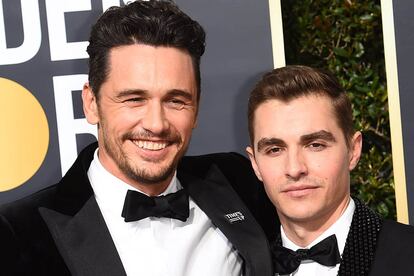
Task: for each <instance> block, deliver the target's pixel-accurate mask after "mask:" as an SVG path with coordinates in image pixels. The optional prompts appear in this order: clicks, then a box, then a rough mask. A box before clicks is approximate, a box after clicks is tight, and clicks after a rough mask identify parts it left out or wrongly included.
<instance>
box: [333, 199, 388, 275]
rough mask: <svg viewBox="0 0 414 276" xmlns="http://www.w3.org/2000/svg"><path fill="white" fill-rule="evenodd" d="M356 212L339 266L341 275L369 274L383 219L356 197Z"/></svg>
mask: <svg viewBox="0 0 414 276" xmlns="http://www.w3.org/2000/svg"><path fill="white" fill-rule="evenodd" d="M354 202H355V213H354V215H353V217H352V223H351V227H350V229H349V233H348V237H347V239H346V243H345V248H344V252H343V254H342V257H341V259H342V260H341V265H340V266H339V272H338V275H339V276H345V275H349V276H351V275H358V276H364V275H369V272H370V270H371V266H372V263H373V260H374V254H375V249H376V245H377V240H378V235H379V231H380V229H381V227H382V219H381V218H380V217H379V216H378V215H377V214H376V213H374V212H373V211H372V210H371V209H369V208H368V207H366V206H365V205H364V204H363V203H362V202H360V201H359V200H358V199H356V198H354Z"/></svg>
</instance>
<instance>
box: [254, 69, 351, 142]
mask: <svg viewBox="0 0 414 276" xmlns="http://www.w3.org/2000/svg"><path fill="white" fill-rule="evenodd" d="M312 95H316V96H324V97H327V98H329V99H330V100H331V102H332V107H333V110H334V114H335V117H336V121H337V123H338V125H339V127H340V128H341V130H342V132H343V134H344V136H345V140H346V143H347V145H348V146H349V144H350V141H351V139H352V136H353V135H354V133H355V130H354V127H353V119H352V106H351V102H350V100H349V98H348V96H347V95H346V93H345V90H344V89H343V88H342V86H341V85H340V84H339V81H338V79H337V78H336V77H335V76H333V75H332V74H331V73H330V72H328V71H325V70H321V69H316V68H311V67H308V66H301V65H290V66H286V67H282V68H278V69H274V70H272V71H270V72H268V73H266V74H264V75H263V77H262V79H261V80H260V81H259V82H258V83H257V84H256V87H255V88H254V89H253V91H252V92H251V93H250V97H249V104H248V127H249V135H250V142H251V144H252V145H253V143H254V116H255V111H256V110H257V108H258V107H259V106H260V105H261V104H263V103H265V102H267V101H270V100H279V101H282V102H286V103H287V102H289V101H291V100H294V99H297V98H300V97H305V96H312Z"/></svg>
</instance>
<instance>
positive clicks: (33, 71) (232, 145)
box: [0, 0, 273, 204]
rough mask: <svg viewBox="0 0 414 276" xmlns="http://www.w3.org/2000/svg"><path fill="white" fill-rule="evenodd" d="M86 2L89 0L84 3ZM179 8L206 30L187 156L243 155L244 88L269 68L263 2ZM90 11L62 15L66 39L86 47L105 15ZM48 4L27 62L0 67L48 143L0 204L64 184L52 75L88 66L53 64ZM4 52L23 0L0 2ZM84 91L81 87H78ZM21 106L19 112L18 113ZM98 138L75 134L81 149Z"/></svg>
mask: <svg viewBox="0 0 414 276" xmlns="http://www.w3.org/2000/svg"><path fill="white" fill-rule="evenodd" d="M85 1H86V0H85ZM176 2H177V3H178V5H179V6H180V7H181V8H182V9H183V10H184V11H186V12H188V14H190V15H191V16H192V17H193V18H194V19H196V20H198V21H199V22H200V23H201V24H202V25H203V26H204V27H205V29H206V31H207V50H206V53H205V55H204V57H203V59H202V96H201V106H200V112H199V118H198V120H199V121H198V127H197V129H196V130H195V132H194V133H193V138H192V142H191V145H190V148H189V151H188V154H189V155H195V154H203V153H210V152H217V151H238V152H241V153H244V148H245V147H246V145H247V143H248V136H247V124H246V109H247V108H246V106H247V97H248V93H249V90H250V89H251V88H252V86H253V84H254V83H255V82H256V81H257V80H258V78H259V75H261V74H262V73H263V72H264V71H267V70H270V69H271V68H273V55H272V43H271V33H270V18H269V7H268V1H251V0H231V1H229V0H208V1H206V0H177V1H176ZM91 3H92V10H90V11H78V12H68V13H65V24H66V29H67V34H66V37H67V41H68V42H76V41H86V40H87V39H88V35H89V29H90V26H91V24H92V23H93V22H94V21H95V20H96V18H97V17H98V16H99V14H101V13H102V3H101V1H98V0H92V1H91ZM45 5H46V4H45V0H40V1H39V10H40V20H41V30H42V43H41V47H40V50H39V52H38V53H37V54H36V56H34V57H33V58H32V59H31V60H29V61H27V62H25V63H21V64H15V65H2V66H0V77H4V78H8V79H11V80H14V81H16V82H18V83H19V84H21V85H23V86H24V87H26V88H27V89H28V90H30V91H31V92H32V93H33V94H34V96H35V97H36V98H37V100H38V101H39V102H40V104H41V105H42V107H43V109H44V110H45V112H46V115H47V118H48V123H49V130H50V145H49V149H48V153H47V155H46V158H45V160H44V162H43V164H42V166H41V167H40V169H39V170H38V171H37V173H36V174H35V175H34V176H33V177H32V178H31V179H29V180H28V181H27V182H26V183H24V184H23V185H21V186H20V187H17V188H15V189H12V190H10V191H6V192H0V204H2V203H6V202H9V201H12V200H14V199H17V198H20V197H23V196H25V195H27V194H30V193H32V192H34V191H37V190H39V189H41V188H44V187H46V186H49V185H51V184H53V183H55V182H57V181H58V180H59V179H60V178H61V168H60V156H59V155H60V154H59V146H64V145H59V143H58V136H57V135H58V133H57V122H56V110H55V102H54V94H53V82H52V76H60V75H71V74H86V73H87V60H86V59H76V60H65V61H51V57H50V50H49V38H48V26H47V23H48V22H47V19H46V7H45ZM3 12H4V20H5V29H6V38H7V39H6V41H7V47H10V48H11V47H17V46H19V45H21V44H22V42H23V38H24V35H23V24H22V15H21V14H22V13H21V5H20V1H3ZM79 89H81V87H79ZM72 97H73V101H74V113H75V114H74V116H75V118H81V117H83V114H82V103H81V98H80V91H73V92H72ZM16 108H18V107H16ZM93 140H95V138H94V137H93V136H92V135H90V134H84V135H77V148H78V151H79V150H80V149H82V148H83V147H84V146H85V145H86V144H88V143H90V142H91V141H93Z"/></svg>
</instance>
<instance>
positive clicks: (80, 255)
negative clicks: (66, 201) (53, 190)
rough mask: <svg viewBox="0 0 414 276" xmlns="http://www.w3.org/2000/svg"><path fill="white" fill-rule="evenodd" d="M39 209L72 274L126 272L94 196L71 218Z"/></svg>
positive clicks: (49, 210) (120, 273)
mask: <svg viewBox="0 0 414 276" xmlns="http://www.w3.org/2000/svg"><path fill="white" fill-rule="evenodd" d="M39 212H40V214H41V216H42V218H43V219H44V221H45V222H46V224H47V226H48V228H49V231H50V233H51V235H52V238H53V240H54V241H55V243H56V246H57V248H58V250H59V252H60V254H61V255H62V257H63V259H64V261H65V263H66V265H67V266H68V268H69V270H70V272H71V274H72V275H85V276H86V275H87V276H93V275H96V276H98V275H114V276H115V275H116V276H117V275H126V274H125V271H124V268H123V266H122V263H121V260H120V258H119V256H118V253H117V251H116V248H115V245H114V243H113V241H112V238H111V236H110V234H109V231H108V229H107V227H106V224H105V222H104V219H103V217H102V215H101V212H100V210H99V207H98V205H97V203H96V201H95V199H94V197H91V198H90V199H89V200H88V201H87V202H86V203H85V205H84V206H83V207H82V209H81V210H80V211H79V212H78V213H77V214H76V215H75V216H73V217H72V216H68V215H65V214H62V213H59V212H57V211H54V210H51V209H47V208H44V207H41V208H39Z"/></svg>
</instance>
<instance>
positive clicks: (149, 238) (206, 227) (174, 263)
mask: <svg viewBox="0 0 414 276" xmlns="http://www.w3.org/2000/svg"><path fill="white" fill-rule="evenodd" d="M97 152H98V150H96V151H95V154H94V159H93V161H92V163H91V165H90V167H89V170H88V177H89V180H90V182H91V185H92V188H93V191H94V194H95V198H96V201H97V203H98V206H99V208H100V210H101V212H102V215H103V217H104V219H105V222H106V225H107V227H108V229H109V232H110V234H111V237H112V239H113V241H114V243H115V247H116V249H117V251H118V254H119V256H120V258H121V261H122V264H123V266H124V269H125V271H126V273H127V275H130V276H133V275H145V276H198V275H199V276H204V275H205V276H212V275H214V276H221V275H222V276H231V275H241V270H242V259H241V258H240V256H239V255H238V253H237V251H236V250H235V249H234V247H233V246H232V244H231V243H230V242H229V241H228V240H227V238H226V237H225V236H224V234H223V233H222V232H221V231H220V230H219V229H218V228H217V227H215V226H214V225H213V224H212V222H211V220H210V219H209V218H208V217H207V215H206V214H205V213H204V212H203V211H202V210H201V209H200V207H198V206H197V204H196V203H195V202H194V201H193V200H192V199H191V198H190V199H189V207H190V216H189V217H188V219H187V221H185V222H182V221H180V220H177V219H171V218H156V217H149V218H145V219H142V220H139V221H133V222H125V221H124V218H123V217H122V216H121V213H122V208H123V205H124V199H125V195H126V193H127V191H128V189H129V190H136V191H138V190H137V189H135V188H134V187H132V186H130V185H128V184H127V183H125V182H123V181H122V180H120V179H118V178H117V177H115V176H114V175H112V174H111V173H109V172H108V171H107V170H106V169H105V168H104V167H103V166H102V164H101V163H100V161H99V158H98V154H97ZM180 189H182V186H181V184H180V182H179V180H178V179H177V177H176V176H175V175H174V177H173V179H172V181H171V183H170V184H169V186H168V187H167V189H166V190H165V191H164V192H163V193H162V194H161V195H165V194H169V193H173V192H176V191H178V190H180ZM139 192H140V191H139Z"/></svg>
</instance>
